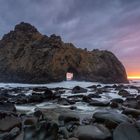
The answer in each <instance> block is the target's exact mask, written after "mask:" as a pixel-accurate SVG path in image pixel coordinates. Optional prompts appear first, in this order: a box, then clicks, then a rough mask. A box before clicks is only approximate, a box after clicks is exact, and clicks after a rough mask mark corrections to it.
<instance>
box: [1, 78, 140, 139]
mask: <svg viewBox="0 0 140 140" xmlns="http://www.w3.org/2000/svg"><path fill="white" fill-rule="evenodd" d="M135 85H136V86H135ZM0 87H1V88H0V91H1V92H0V93H1V96H0V100H1V103H0V110H1V114H0V116H1V120H0V124H1V128H0V132H1V133H0V138H1V140H5V137H9V138H10V140H12V139H16V140H22V139H24V140H46V139H50V140H57V139H60V140H61V139H69V140H70V138H71V139H73V140H74V139H80V140H83V139H84V140H87V139H99V140H100V139H101V140H109V139H110V140H111V139H115V138H114V137H116V136H117V137H122V135H123V134H122V133H123V132H120V131H119V129H122V127H121V126H120V124H123V123H126V125H127V126H129V127H130V129H133V130H134V133H135V134H136V135H137V136H138V135H140V134H139V132H138V131H137V127H136V126H137V125H138V126H139V122H138V121H139V120H140V110H139V109H140V95H139V89H140V84H138V83H137V84H135V83H130V84H125V85H121V84H119V85H118V84H116V85H112V84H100V83H92V82H76V81H65V82H61V83H53V84H44V85H31V84H30V85H29V84H0ZM13 103H14V104H15V105H13ZM5 121H8V122H11V123H9V124H6V127H5V125H4V122H5ZM134 122H135V123H134ZM2 124H3V125H2ZM131 124H132V125H131ZM122 126H123V125H122ZM131 127H132V128H131ZM116 128H117V130H116ZM3 130H4V131H3ZM114 130H116V131H115V134H114V135H113V132H114ZM93 131H94V132H95V133H92V132H93ZM130 134H131V133H130ZM34 136H35V138H34ZM128 138H130V140H131V136H129V133H128V134H127V136H126V137H122V140H129V139H128ZM135 139H136V140H138V139H139V137H138V138H137V137H136V138H135ZM119 140H121V138H120V139H119Z"/></svg>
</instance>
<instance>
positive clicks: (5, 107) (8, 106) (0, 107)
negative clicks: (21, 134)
mask: <svg viewBox="0 0 140 140" xmlns="http://www.w3.org/2000/svg"><path fill="white" fill-rule="evenodd" d="M0 111H11V112H15V111H16V108H15V105H14V104H12V103H8V102H7V103H6V102H0Z"/></svg>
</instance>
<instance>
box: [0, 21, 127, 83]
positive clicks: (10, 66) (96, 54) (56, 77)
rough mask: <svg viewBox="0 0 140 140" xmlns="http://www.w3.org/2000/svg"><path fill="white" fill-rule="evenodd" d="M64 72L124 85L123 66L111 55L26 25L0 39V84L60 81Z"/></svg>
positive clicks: (17, 27) (77, 77)
mask: <svg viewBox="0 0 140 140" xmlns="http://www.w3.org/2000/svg"><path fill="white" fill-rule="evenodd" d="M67 72H72V73H73V74H74V80H86V81H97V82H104V83H116V82H117V83H120V82H125V83H126V82H128V80H127V76H126V72H125V68H124V66H123V65H122V64H121V62H120V61H119V60H118V59H117V58H116V57H115V56H114V55H113V54H112V53H111V52H109V51H99V50H93V51H87V50H84V49H80V48H76V47H75V46H74V45H73V44H72V43H64V42H63V41H62V40H61V37H60V36H56V35H55V34H53V35H51V36H50V37H48V36H46V35H42V34H41V33H40V32H39V31H38V30H37V29H36V28H35V27H34V26H32V25H30V24H28V23H24V22H21V23H20V24H18V25H16V26H15V29H14V30H13V31H10V32H9V33H8V34H6V35H4V36H3V38H2V39H1V40H0V82H20V83H21V82H22V83H46V82H56V81H63V80H65V79H66V77H65V76H66V73H67Z"/></svg>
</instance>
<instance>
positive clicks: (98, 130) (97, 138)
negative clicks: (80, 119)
mask: <svg viewBox="0 0 140 140" xmlns="http://www.w3.org/2000/svg"><path fill="white" fill-rule="evenodd" d="M75 137H77V138H78V139H79V140H108V139H109V138H110V137H111V133H110V131H109V130H108V129H107V128H106V127H105V126H103V125H100V124H97V125H85V126H79V127H78V129H77V130H76V131H75Z"/></svg>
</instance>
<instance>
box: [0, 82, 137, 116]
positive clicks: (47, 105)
mask: <svg viewBox="0 0 140 140" xmlns="http://www.w3.org/2000/svg"><path fill="white" fill-rule="evenodd" d="M98 84H100V85H101V87H102V86H106V85H112V84H101V83H95V82H85V81H81V82H80V81H63V82H58V83H49V84H19V83H0V87H3V88H13V87H36V86H38V87H39V86H40V87H42V86H43V87H48V88H56V87H63V88H68V90H66V91H65V93H64V94H62V96H61V97H62V98H67V97H69V96H71V95H73V94H72V93H71V90H69V89H72V88H73V87H75V86H81V87H84V88H87V87H88V86H91V85H98ZM125 85H134V86H139V87H140V80H131V81H130V83H129V84H125ZM87 89H88V88H87ZM127 90H128V91H129V92H131V94H138V91H137V90H135V89H127ZM31 92H32V91H28V92H27V93H25V94H26V95H29V94H31ZM91 93H94V92H93V91H91V89H88V92H87V93H78V95H79V94H85V95H88V94H91ZM117 93H118V91H116V90H114V89H110V91H109V92H105V93H103V94H102V95H101V96H102V98H95V99H96V100H99V101H110V100H111V99H113V98H122V97H121V96H119V95H118V94H117ZM74 95H76V94H74ZM122 99H123V98H122ZM74 106H76V107H77V111H78V112H80V113H82V112H84V113H85V112H86V113H93V111H95V110H96V109H98V107H95V106H89V105H88V104H87V103H84V102H76V104H75V105H74ZM69 107H70V106H64V105H59V104H57V103H55V102H52V101H49V102H43V103H38V104H28V105H16V108H17V110H18V111H23V112H26V113H32V112H33V111H34V110H35V109H36V108H40V109H55V108H61V109H62V108H63V109H67V108H69Z"/></svg>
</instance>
